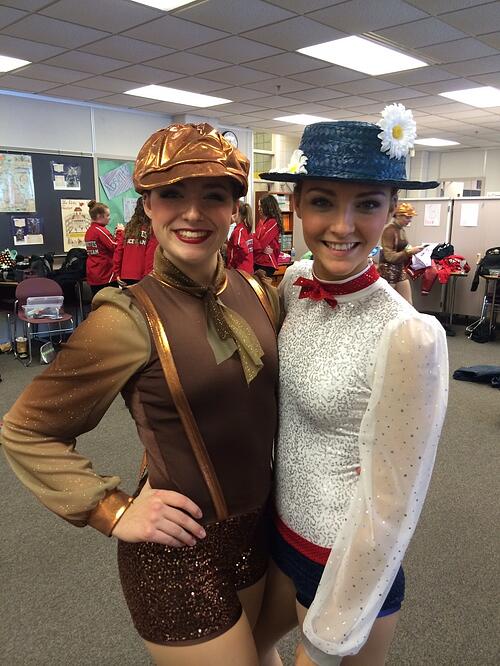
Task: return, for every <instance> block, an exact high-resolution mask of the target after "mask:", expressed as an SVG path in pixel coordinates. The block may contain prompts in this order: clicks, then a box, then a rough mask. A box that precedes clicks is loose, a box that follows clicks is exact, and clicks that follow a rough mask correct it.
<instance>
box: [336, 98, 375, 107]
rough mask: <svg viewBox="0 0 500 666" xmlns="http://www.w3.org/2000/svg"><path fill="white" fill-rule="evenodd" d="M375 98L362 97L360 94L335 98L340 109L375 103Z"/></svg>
mask: <svg viewBox="0 0 500 666" xmlns="http://www.w3.org/2000/svg"><path fill="white" fill-rule="evenodd" d="M373 101H374V100H373V99H370V98H369V97H360V96H359V95H346V96H344V97H340V98H339V99H336V100H334V102H333V103H334V104H335V106H337V107H338V108H339V109H352V108H355V107H357V106H363V104H373Z"/></svg>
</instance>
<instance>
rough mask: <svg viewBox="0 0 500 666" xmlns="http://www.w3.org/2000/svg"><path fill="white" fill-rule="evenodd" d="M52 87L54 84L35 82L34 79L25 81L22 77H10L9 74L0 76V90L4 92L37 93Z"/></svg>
mask: <svg viewBox="0 0 500 666" xmlns="http://www.w3.org/2000/svg"><path fill="white" fill-rule="evenodd" d="M53 87H54V83H51V82H49V81H37V80H36V79H27V78H25V77H22V76H12V75H11V74H4V75H3V76H0V88H2V89H5V90H19V91H22V92H31V93H39V92H43V91H45V90H49V89H50V88H53Z"/></svg>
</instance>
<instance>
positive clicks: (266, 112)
mask: <svg viewBox="0 0 500 666" xmlns="http://www.w3.org/2000/svg"><path fill="white" fill-rule="evenodd" d="M251 115H252V116H254V117H255V118H259V119H265V120H273V119H274V118H276V116H280V115H282V113H281V111H278V110H277V109H276V108H274V109H259V111H255V112H254V113H252V114H251Z"/></svg>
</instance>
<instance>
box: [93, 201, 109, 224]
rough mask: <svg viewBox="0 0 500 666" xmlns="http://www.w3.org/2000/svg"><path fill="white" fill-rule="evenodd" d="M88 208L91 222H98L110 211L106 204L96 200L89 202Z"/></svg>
mask: <svg viewBox="0 0 500 666" xmlns="http://www.w3.org/2000/svg"><path fill="white" fill-rule="evenodd" d="M88 207H89V215H90V219H91V220H97V218H98V217H99V216H100V215H106V212H107V211H108V210H109V206H106V204H103V203H101V202H100V201H96V200H95V199H92V201H89V203H88Z"/></svg>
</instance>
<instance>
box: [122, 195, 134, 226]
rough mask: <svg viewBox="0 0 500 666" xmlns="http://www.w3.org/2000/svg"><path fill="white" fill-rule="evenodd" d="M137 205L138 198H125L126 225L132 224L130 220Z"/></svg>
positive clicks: (124, 215)
mask: <svg viewBox="0 0 500 666" xmlns="http://www.w3.org/2000/svg"><path fill="white" fill-rule="evenodd" d="M136 205H137V198H136V199H132V198H131V197H124V199H123V220H124V222H125V224H127V222H130V218H131V217H132V215H133V214H134V213H135V207H136Z"/></svg>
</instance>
